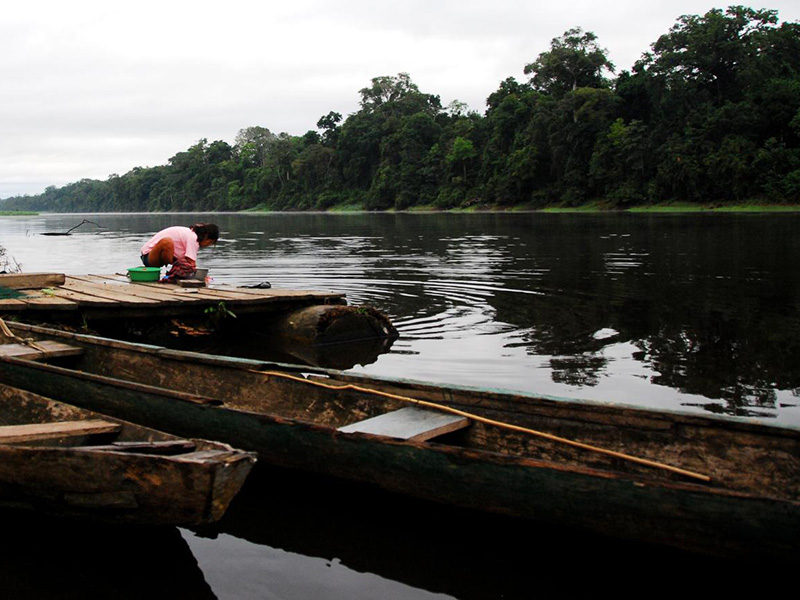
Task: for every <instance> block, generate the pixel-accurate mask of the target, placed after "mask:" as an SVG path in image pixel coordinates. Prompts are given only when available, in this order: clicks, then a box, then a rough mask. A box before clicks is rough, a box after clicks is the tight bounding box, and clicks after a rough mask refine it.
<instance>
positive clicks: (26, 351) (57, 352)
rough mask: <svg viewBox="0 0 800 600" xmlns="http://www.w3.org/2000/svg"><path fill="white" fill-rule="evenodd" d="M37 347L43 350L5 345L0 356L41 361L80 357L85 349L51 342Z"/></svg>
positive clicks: (1, 348)
mask: <svg viewBox="0 0 800 600" xmlns="http://www.w3.org/2000/svg"><path fill="white" fill-rule="evenodd" d="M36 345H37V346H39V347H41V348H43V350H40V349H39V348H33V347H31V346H28V345H26V344H3V345H0V356H4V357H5V356H14V357H16V358H24V359H27V360H39V359H42V358H54V357H57V356H79V355H81V354H83V348H78V347H77V346H70V345H69V344H64V343H62V342H55V341H51V340H41V341H38V342H36Z"/></svg>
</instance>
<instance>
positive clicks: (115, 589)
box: [0, 510, 217, 600]
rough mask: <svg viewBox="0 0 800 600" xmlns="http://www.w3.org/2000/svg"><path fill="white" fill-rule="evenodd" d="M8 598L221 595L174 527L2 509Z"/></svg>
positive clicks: (1, 568) (2, 586) (3, 582)
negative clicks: (99, 522)
mask: <svg viewBox="0 0 800 600" xmlns="http://www.w3.org/2000/svg"><path fill="white" fill-rule="evenodd" d="M0 530H1V531H2V549H3V550H2V560H0V590H1V591H0V595H2V597H3V598H6V599H14V600H23V599H41V598H48V599H58V600H78V599H80V600H88V599H93V598H97V599H100V598H102V599H108V598H118V599H123V600H124V599H131V600H134V599H135V600H140V599H142V598H192V599H197V600H205V599H209V600H210V599H214V598H216V597H217V596H216V595H215V594H214V593H213V592H212V591H211V588H210V587H209V586H208V584H207V583H206V581H205V579H204V577H203V573H202V571H201V570H200V569H199V567H198V566H197V561H196V560H195V557H194V555H193V554H192V552H191V550H190V549H189V547H188V545H187V544H186V542H185V541H184V539H183V538H182V537H181V533H180V531H179V530H178V529H177V528H176V527H142V526H109V525H97V524H93V523H88V522H83V521H71V520H60V519H51V518H44V517H41V516H39V515H37V514H36V513H29V512H19V511H13V510H3V511H0Z"/></svg>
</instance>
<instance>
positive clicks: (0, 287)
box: [0, 273, 347, 319]
mask: <svg viewBox="0 0 800 600" xmlns="http://www.w3.org/2000/svg"><path fill="white" fill-rule="evenodd" d="M0 292H2V294H0V315H2V314H7V315H11V314H14V315H19V316H20V317H21V318H25V315H30V316H32V317H38V318H44V317H46V316H48V315H53V316H54V317H66V316H68V315H70V314H72V315H74V316H79V317H80V318H84V319H106V318H136V317H182V316H183V317H185V316H197V315H202V314H203V313H204V312H205V311H206V309H208V308H214V307H219V305H220V303H223V304H224V306H225V308H226V309H228V310H230V311H232V312H234V313H236V314H237V315H239V314H254V313H278V312H290V311H294V310H297V309H301V308H304V307H307V306H314V305H320V304H335V305H343V304H346V303H347V302H346V300H345V297H344V294H341V293H334V292H321V291H305V290H281V289H250V288H238V287H234V286H226V285H214V286H213V287H200V288H184V287H180V286H178V285H174V284H167V283H158V282H152V283H149V282H148V283H140V282H136V283H132V282H131V281H130V280H129V279H128V277H127V276H125V275H120V274H112V275H63V274H55V273H54V274H46V273H32V274H24V275H22V274H20V275H0Z"/></svg>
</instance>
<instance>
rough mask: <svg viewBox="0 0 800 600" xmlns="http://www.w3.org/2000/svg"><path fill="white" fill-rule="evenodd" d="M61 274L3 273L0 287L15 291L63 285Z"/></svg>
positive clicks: (63, 277) (0, 278) (62, 275)
mask: <svg viewBox="0 0 800 600" xmlns="http://www.w3.org/2000/svg"><path fill="white" fill-rule="evenodd" d="M64 279H65V276H64V274H63V273H5V274H2V275H0V286H2V287H6V288H12V289H15V290H31V289H39V288H46V287H53V286H56V285H63V283H64Z"/></svg>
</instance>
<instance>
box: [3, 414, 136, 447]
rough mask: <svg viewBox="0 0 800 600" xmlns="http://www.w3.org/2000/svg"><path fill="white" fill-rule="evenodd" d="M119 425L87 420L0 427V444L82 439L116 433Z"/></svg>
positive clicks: (98, 420)
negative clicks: (88, 436)
mask: <svg viewBox="0 0 800 600" xmlns="http://www.w3.org/2000/svg"><path fill="white" fill-rule="evenodd" d="M121 429H122V425H120V424H119V423H112V422H110V421H102V420H100V419H89V420H86V421H59V422H56V423H33V424H30V425H4V426H0V444H15V443H19V442H32V441H37V440H50V439H58V438H64V437H82V436H86V435H97V434H101V433H118V432H119V431H120V430H121Z"/></svg>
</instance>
